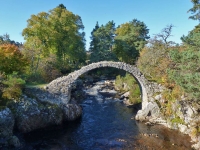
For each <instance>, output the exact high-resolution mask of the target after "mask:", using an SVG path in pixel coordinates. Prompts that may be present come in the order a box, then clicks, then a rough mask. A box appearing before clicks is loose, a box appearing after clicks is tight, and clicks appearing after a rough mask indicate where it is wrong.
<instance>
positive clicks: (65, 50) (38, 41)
mask: <svg viewBox="0 0 200 150" xmlns="http://www.w3.org/2000/svg"><path fill="white" fill-rule="evenodd" d="M27 22H28V26H27V28H25V29H24V30H23V32H22V35H23V36H24V38H25V40H26V43H25V45H26V46H27V47H28V48H27V49H32V50H34V51H35V52H34V53H35V54H38V55H37V56H35V58H36V59H35V61H37V62H38V63H39V62H40V61H41V59H44V58H47V57H49V56H50V55H52V54H55V55H56V58H57V59H56V60H57V61H56V66H57V67H59V68H60V70H62V69H63V68H66V67H67V66H70V65H71V66H74V65H76V66H78V65H79V64H80V63H82V62H84V61H85V58H86V53H85V39H84V36H85V33H84V32H81V31H82V30H83V29H84V26H83V24H82V20H81V17H80V16H78V15H74V14H73V13H72V12H70V11H68V10H67V9H66V7H65V6H64V5H63V4H60V5H59V6H58V7H56V8H54V9H52V10H50V11H49V12H48V13H46V12H41V13H39V14H37V15H32V16H31V18H30V19H29V20H28V21H27ZM38 63H36V64H38Z"/></svg>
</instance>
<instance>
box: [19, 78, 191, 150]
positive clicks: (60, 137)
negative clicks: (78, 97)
mask: <svg viewBox="0 0 200 150" xmlns="http://www.w3.org/2000/svg"><path fill="white" fill-rule="evenodd" d="M101 83H102V82H97V83H96V84H94V85H93V86H92V87H91V88H90V89H87V97H86V99H84V100H83V101H81V102H80V104H81V105H82V108H83V115H82V117H81V118H80V119H78V120H77V121H75V122H70V123H68V122H66V123H63V125H60V126H53V127H49V128H45V129H41V130H37V131H34V132H31V133H28V134H24V135H20V136H21V138H22V139H23V144H24V146H23V149H25V150H122V149H124V150H134V149H136V150H139V149H141V150H148V149H149V150H150V149H151V150H165V149H166V150H190V149H191V148H190V146H191V143H190V138H189V136H187V135H183V134H181V133H180V132H178V131H175V130H170V129H167V128H165V127H163V126H161V125H154V126H147V125H145V124H144V123H140V122H137V121H136V120H135V119H134V116H135V115H136V113H137V109H136V108H134V107H127V106H125V105H124V104H123V103H122V102H121V101H119V100H117V99H114V98H113V97H111V96H109V95H106V94H103V95H102V94H100V93H99V92H98V90H99V86H101Z"/></svg>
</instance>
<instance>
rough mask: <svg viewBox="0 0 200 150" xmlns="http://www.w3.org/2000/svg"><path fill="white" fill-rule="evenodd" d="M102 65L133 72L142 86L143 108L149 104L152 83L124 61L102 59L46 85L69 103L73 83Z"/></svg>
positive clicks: (62, 100) (62, 101)
mask: <svg viewBox="0 0 200 150" xmlns="http://www.w3.org/2000/svg"><path fill="white" fill-rule="evenodd" d="M101 67H114V68H118V69H122V70H125V71H127V72H129V73H130V74H132V75H133V76H134V77H135V79H136V80H137V81H138V84H139V86H140V91H141V95H142V109H144V108H145V107H146V106H147V104H148V102H149V97H150V96H152V94H151V93H152V92H151V91H152V88H151V85H150V84H149V82H148V81H147V80H146V78H145V77H144V75H143V74H142V73H141V72H140V71H139V69H138V68H137V67H135V66H133V65H129V64H126V63H123V62H112V61H101V62H97V63H92V64H89V65H87V66H84V67H82V68H81V69H80V70H77V71H74V72H72V73H70V74H69V75H67V76H63V77H60V78H57V79H56V80H53V81H52V82H51V83H49V84H48V85H47V86H46V87H45V89H46V91H48V92H49V93H51V94H53V95H57V97H59V99H60V100H61V103H65V104H67V103H69V101H70V97H71V86H72V83H73V82H74V81H75V80H76V79H77V78H78V77H79V76H81V75H82V74H84V73H86V72H88V71H90V70H93V69H95V68H101Z"/></svg>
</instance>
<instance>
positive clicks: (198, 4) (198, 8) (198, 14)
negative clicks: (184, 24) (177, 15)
mask: <svg viewBox="0 0 200 150" xmlns="http://www.w3.org/2000/svg"><path fill="white" fill-rule="evenodd" d="M191 2H192V3H193V7H192V8H191V9H189V10H188V12H191V13H192V14H193V15H192V16H190V17H189V18H190V19H193V20H199V21H200V0H191Z"/></svg>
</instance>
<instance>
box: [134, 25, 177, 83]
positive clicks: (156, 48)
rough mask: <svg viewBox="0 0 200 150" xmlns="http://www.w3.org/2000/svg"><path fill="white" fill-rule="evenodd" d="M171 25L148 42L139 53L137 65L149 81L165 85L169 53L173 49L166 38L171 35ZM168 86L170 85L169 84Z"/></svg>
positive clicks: (169, 63)
mask: <svg viewBox="0 0 200 150" xmlns="http://www.w3.org/2000/svg"><path fill="white" fill-rule="evenodd" d="M172 28H173V25H167V26H166V27H165V28H163V29H162V30H161V32H160V33H158V34H155V36H154V37H153V38H150V39H149V40H148V44H147V45H146V46H145V47H144V48H143V49H142V51H141V52H140V57H139V58H138V61H137V65H138V67H139V68H140V70H141V71H142V73H143V74H145V76H146V77H147V78H148V79H149V80H153V81H156V82H159V83H162V84H165V85H167V84H168V83H169V82H168V74H167V69H168V68H169V67H170V65H171V60H170V58H169V51H170V50H171V49H173V48H174V43H173V42H171V41H169V40H168V38H169V37H170V36H172V35H171V33H172ZM169 84H170V83H169Z"/></svg>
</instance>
